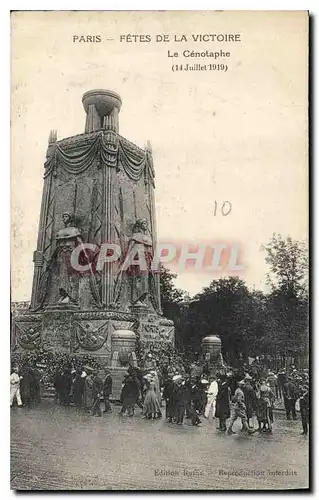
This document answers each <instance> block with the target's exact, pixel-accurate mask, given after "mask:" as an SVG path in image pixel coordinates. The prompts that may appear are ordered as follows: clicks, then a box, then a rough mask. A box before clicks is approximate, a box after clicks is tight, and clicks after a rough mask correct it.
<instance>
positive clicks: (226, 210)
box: [214, 201, 232, 217]
mask: <svg viewBox="0 0 319 500" xmlns="http://www.w3.org/2000/svg"><path fill="white" fill-rule="evenodd" d="M231 211H232V204H231V203H230V201H224V202H223V204H222V206H221V207H219V204H218V202H217V201H215V202H214V216H216V215H217V214H218V213H219V212H220V213H221V214H222V215H223V216H224V217H226V216H227V215H229V214H230V212H231Z"/></svg>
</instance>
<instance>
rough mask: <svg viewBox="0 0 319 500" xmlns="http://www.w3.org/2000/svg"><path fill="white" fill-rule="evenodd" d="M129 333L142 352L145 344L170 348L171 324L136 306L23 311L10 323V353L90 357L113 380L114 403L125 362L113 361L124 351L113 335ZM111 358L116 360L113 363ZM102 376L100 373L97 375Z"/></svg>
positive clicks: (123, 344)
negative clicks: (109, 308)
mask: <svg viewBox="0 0 319 500" xmlns="http://www.w3.org/2000/svg"><path fill="white" fill-rule="evenodd" d="M123 330H124V331H129V330H131V331H132V330H133V332H134V333H135V335H136V338H138V340H139V342H140V344H141V345H142V347H143V349H146V350H147V345H148V344H153V343H154V342H155V343H169V344H170V345H172V346H173V345H174V324H173V322H172V321H171V320H168V319H167V318H164V317H163V316H159V315H156V314H154V313H151V312H149V311H147V310H145V308H144V306H136V307H134V308H132V310H131V312H129V313H127V312H120V311H114V310H112V311H78V310H74V309H71V308H70V309H66V308H63V309H62V308H59V309H47V310H43V311H39V312H31V311H30V310H29V311H26V312H25V313H24V314H21V315H19V316H16V317H15V318H14V321H13V332H12V333H13V335H12V351H13V352H14V353H21V354H23V353H28V352H32V351H33V352H35V353H36V352H37V351H39V350H44V351H51V352H52V353H65V354H69V355H70V356H71V357H72V356H76V357H77V358H79V357H81V356H85V355H88V354H89V355H90V356H93V357H94V358H95V359H96V360H97V361H98V362H99V366H100V367H101V370H103V369H105V368H108V369H109V370H110V371H111V374H112V378H113V394H112V399H116V400H118V399H119V397H120V392H121V385H122V381H123V378H124V374H125V372H126V371H127V360H126V361H124V363H125V365H124V366H123V360H121V359H120V358H121V356H120V358H118V357H117V358H116V356H115V354H116V353H121V352H122V353H123V352H128V347H127V340H125V338H122V337H121V336H120V337H119V336H118V335H117V332H118V333H120V331H123ZM133 352H134V355H133V356H131V358H132V359H130V361H131V362H133V365H134V364H135V365H136V364H138V362H139V360H136V356H135V348H134V347H132V348H131V351H130V353H131V354H132V353H133ZM115 358H116V359H117V361H116V362H115ZM101 375H102V372H101Z"/></svg>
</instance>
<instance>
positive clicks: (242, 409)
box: [227, 380, 253, 435]
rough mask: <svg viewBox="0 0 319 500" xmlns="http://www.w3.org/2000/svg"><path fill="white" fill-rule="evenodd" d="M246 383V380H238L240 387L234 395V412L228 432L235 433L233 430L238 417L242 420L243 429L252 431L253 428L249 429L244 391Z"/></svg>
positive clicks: (248, 431)
mask: <svg viewBox="0 0 319 500" xmlns="http://www.w3.org/2000/svg"><path fill="white" fill-rule="evenodd" d="M244 385H245V382H244V380H241V381H240V382H238V387H237V389H236V391H235V394H234V396H233V412H232V416H231V419H230V423H229V426H228V429H227V434H228V435H229V434H235V432H234V431H233V425H234V423H235V421H236V420H237V418H240V419H241V422H242V431H244V432H247V433H249V434H250V433H251V432H253V431H251V429H249V427H248V424H247V412H246V405H245V395H244V392H243V387H244Z"/></svg>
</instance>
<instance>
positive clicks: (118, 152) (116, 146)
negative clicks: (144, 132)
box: [44, 132, 154, 181]
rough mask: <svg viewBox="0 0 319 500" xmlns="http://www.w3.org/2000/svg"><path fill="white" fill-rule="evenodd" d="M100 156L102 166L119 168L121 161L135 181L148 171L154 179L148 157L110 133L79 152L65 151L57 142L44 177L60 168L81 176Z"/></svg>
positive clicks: (99, 135) (91, 142)
mask: <svg viewBox="0 0 319 500" xmlns="http://www.w3.org/2000/svg"><path fill="white" fill-rule="evenodd" d="M97 157H98V158H99V161H100V166H101V167H103V166H108V167H116V166H117V163H118V161H119V162H120V163H121V165H122V167H123V169H124V171H125V172H126V174H127V175H128V177H129V178H130V179H132V180H134V181H138V180H139V179H140V178H141V177H142V175H143V174H144V172H145V169H147V174H148V175H149V176H150V178H151V179H152V180H153V178H154V169H153V165H152V161H151V159H150V158H149V155H148V154H146V152H145V151H139V150H137V149H134V150H132V149H131V148H130V147H129V145H128V143H127V141H125V140H124V139H121V138H119V137H118V136H117V135H116V134H110V132H106V137H105V135H104V134H103V132H99V133H98V134H97V135H96V137H95V138H94V139H93V141H90V144H88V145H87V146H85V147H82V146H81V150H80V151H79V150H77V151H66V150H65V149H64V148H63V146H61V145H60V144H58V143H56V144H55V150H54V154H53V155H52V156H51V157H50V158H48V160H47V161H46V162H45V165H44V166H45V173H44V177H47V176H48V175H50V173H51V172H52V170H53V169H54V168H55V167H56V166H58V165H59V166H60V167H62V168H63V169H64V170H65V171H66V172H68V173H69V174H80V173H82V172H84V171H85V170H87V169H88V168H89V167H90V166H91V164H92V162H93V161H94V159H96V158H97Z"/></svg>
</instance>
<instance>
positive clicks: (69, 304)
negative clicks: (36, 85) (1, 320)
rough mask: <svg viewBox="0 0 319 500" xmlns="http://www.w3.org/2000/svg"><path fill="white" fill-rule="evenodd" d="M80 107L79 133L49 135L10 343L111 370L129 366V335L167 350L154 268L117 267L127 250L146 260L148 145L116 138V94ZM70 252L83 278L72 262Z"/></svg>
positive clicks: (151, 210)
mask: <svg viewBox="0 0 319 500" xmlns="http://www.w3.org/2000/svg"><path fill="white" fill-rule="evenodd" d="M82 103H83V107H84V110H85V113H86V122H85V132H84V133H83V134H79V135H75V136H72V137H67V138H65V139H61V140H57V133H56V131H51V132H50V136H49V144H48V149H47V155H46V161H45V164H44V184H43V194H42V205H41V213H40V221H39V231H38V240H37V248H36V250H35V252H34V256H33V262H34V275H33V285H32V295H31V305H30V308H29V309H28V310H27V311H24V312H23V314H21V315H18V316H16V317H15V318H14V322H13V330H14V332H13V339H14V341H13V346H12V347H13V349H15V350H17V351H18V352H19V351H22V352H23V351H26V350H36V349H37V348H40V347H42V348H43V349H47V350H51V351H53V352H66V353H69V354H77V355H81V354H84V353H88V352H89V353H90V354H93V355H94V356H97V357H99V358H100V361H101V362H102V365H104V364H105V366H108V367H111V368H112V370H116V369H117V368H120V367H121V366H122V365H123V363H124V361H123V360H124V358H125V359H126V360H127V359H128V358H131V359H132V361H133V362H135V358H136V356H135V354H134V350H135V345H136V338H137V337H138V338H139V340H140V341H141V342H142V343H144V344H147V343H148V342H154V341H155V342H169V343H172V344H174V325H173V322H172V321H171V320H168V319H166V318H165V317H163V315H162V311H161V301H160V280H159V274H158V272H156V271H152V269H150V266H148V268H147V269H148V270H147V271H144V272H143V271H138V270H136V269H135V268H136V266H131V268H128V269H127V270H126V271H123V266H122V264H123V256H125V255H127V252H128V251H129V250H132V249H134V245H138V246H139V247H141V246H142V248H143V249H144V250H145V255H146V260H147V261H149V259H150V258H151V256H152V254H153V251H154V248H155V245H156V221H155V205H154V188H155V184H154V176H155V173H154V166H153V159H152V150H151V146H150V143H149V142H148V143H147V146H146V147H145V149H141V148H140V147H138V146H136V145H135V144H133V143H132V142H130V141H128V140H127V139H125V138H124V137H121V136H120V135H119V112H120V109H121V106H122V100H121V98H120V96H119V95H118V94H117V93H115V92H113V91H109V90H92V91H89V92H86V93H85V94H84V95H83V99H82ZM137 126H138V124H137ZM110 242H111V243H113V244H116V245H117V246H119V247H120V249H121V257H120V258H119V259H117V261H113V262H105V263H104V266H103V267H102V268H101V269H100V268H98V266H96V261H97V259H98V255H99V250H100V249H101V248H102V249H103V244H105V243H110ZM88 244H92V248H93V250H92V251H91V250H90V249H88V247H90V245H88ZM76 248H78V249H80V251H79V257H78V261H79V263H80V264H81V265H83V266H84V267H86V268H88V270H86V271H85V272H81V271H78V270H76V269H74V268H73V267H72V265H71V255H72V252H73V251H74V249H76ZM132 268H134V269H132ZM121 360H122V361H121Z"/></svg>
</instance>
